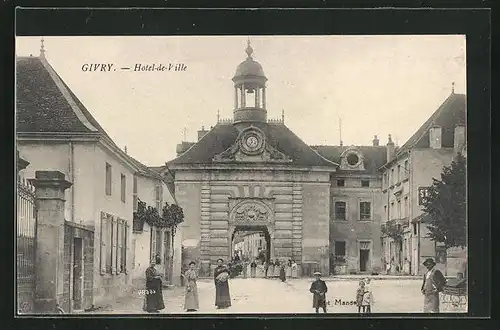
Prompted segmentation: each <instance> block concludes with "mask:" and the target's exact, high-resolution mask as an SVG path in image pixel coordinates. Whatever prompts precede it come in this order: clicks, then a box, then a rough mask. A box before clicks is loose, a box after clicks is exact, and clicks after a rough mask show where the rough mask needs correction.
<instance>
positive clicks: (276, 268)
mask: <svg viewBox="0 0 500 330" xmlns="http://www.w3.org/2000/svg"><path fill="white" fill-rule="evenodd" d="M280 271H281V262H280V261H279V260H278V259H276V260H275V261H274V274H273V277H274V278H279V277H280Z"/></svg>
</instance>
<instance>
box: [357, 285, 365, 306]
mask: <svg viewBox="0 0 500 330" xmlns="http://www.w3.org/2000/svg"><path fill="white" fill-rule="evenodd" d="M364 295H365V282H363V281H359V284H358V289H357V290H356V306H358V313H360V314H361V313H364V312H365V308H364V306H363V297H364Z"/></svg>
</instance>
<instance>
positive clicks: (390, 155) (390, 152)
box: [387, 134, 396, 162]
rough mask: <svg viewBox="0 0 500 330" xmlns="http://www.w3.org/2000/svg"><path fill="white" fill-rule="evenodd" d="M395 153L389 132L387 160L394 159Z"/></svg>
mask: <svg viewBox="0 0 500 330" xmlns="http://www.w3.org/2000/svg"><path fill="white" fill-rule="evenodd" d="M395 155H396V148H395V147H394V142H392V137H391V134H389V139H388V141H387V162H390V161H391V160H393V159H394V156H395Z"/></svg>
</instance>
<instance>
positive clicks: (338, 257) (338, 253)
mask: <svg viewBox="0 0 500 330" xmlns="http://www.w3.org/2000/svg"><path fill="white" fill-rule="evenodd" d="M334 252H335V261H336V262H337V263H343V262H345V253H346V244H345V241H335V251H334Z"/></svg>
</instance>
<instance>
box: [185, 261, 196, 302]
mask: <svg viewBox="0 0 500 330" xmlns="http://www.w3.org/2000/svg"><path fill="white" fill-rule="evenodd" d="M195 267H196V263H195V262H194V261H191V262H190V263H189V269H188V270H187V271H186V273H185V274H184V275H183V276H184V279H185V283H186V297H185V299H184V309H186V311H188V312H195V311H197V310H198V309H199V308H200V304H199V300H198V286H197V285H196V280H197V279H198V275H197V274H196V270H195Z"/></svg>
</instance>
